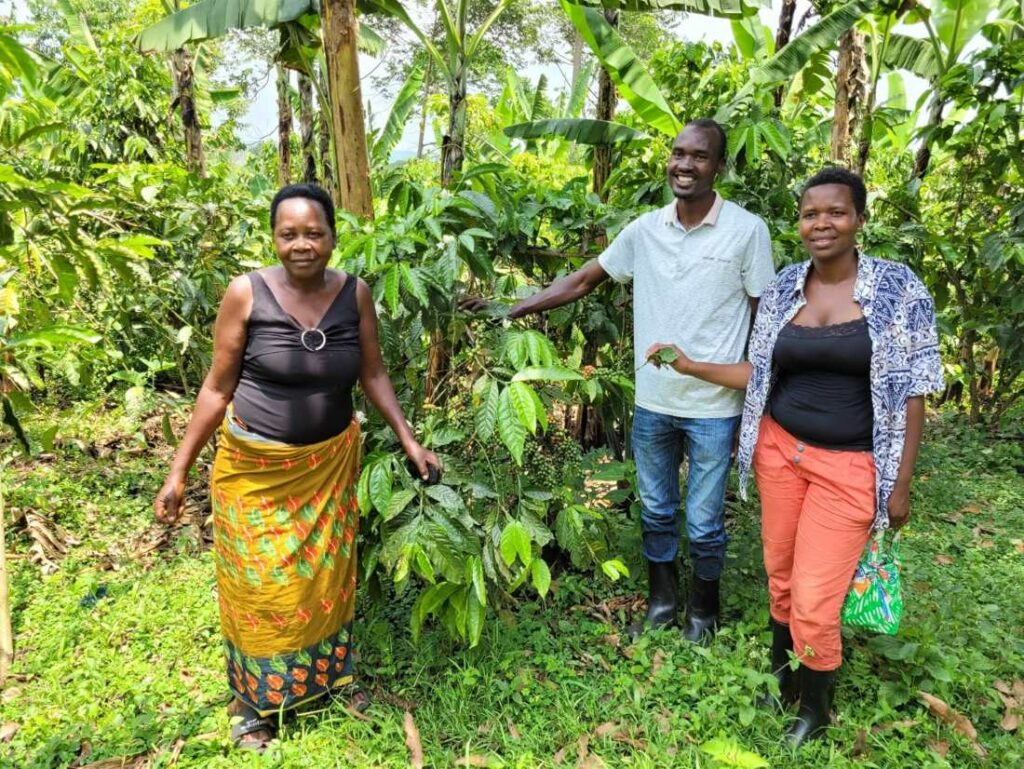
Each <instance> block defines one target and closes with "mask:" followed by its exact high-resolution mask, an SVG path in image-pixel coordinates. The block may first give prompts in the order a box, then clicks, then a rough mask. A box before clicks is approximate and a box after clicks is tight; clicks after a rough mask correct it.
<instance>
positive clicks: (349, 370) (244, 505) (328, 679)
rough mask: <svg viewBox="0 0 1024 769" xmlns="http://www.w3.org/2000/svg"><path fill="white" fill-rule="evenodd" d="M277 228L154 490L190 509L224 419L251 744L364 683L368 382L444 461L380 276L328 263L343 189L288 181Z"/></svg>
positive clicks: (424, 458) (232, 290)
mask: <svg viewBox="0 0 1024 769" xmlns="http://www.w3.org/2000/svg"><path fill="white" fill-rule="evenodd" d="M270 226H271V229H272V230H273V238H274V247H275V249H276V251H277V257H278V259H279V261H280V265H279V266H275V267H268V268H264V269H262V270H257V271H255V272H251V273H249V274H247V275H242V276H239V277H237V278H235V279H234V280H233V281H232V282H231V284H230V285H229V286H228V289H227V291H226V292H225V294H224V299H223V300H222V302H221V306H220V310H219V312H218V315H217V322H216V325H215V327H214V345H213V364H212V366H211V368H210V372H209V374H207V377H206V379H205V381H204V382H203V386H202V389H201V390H200V392H199V396H198V398H197V401H196V407H195V411H194V412H193V414H192V420H191V422H190V423H189V426H188V430H187V431H186V433H185V437H184V439H183V440H182V442H181V445H180V447H179V448H178V451H177V454H176V455H175V458H174V462H173V464H172V466H171V471H170V473H169V474H168V476H167V480H166V482H165V483H164V485H163V488H161V489H160V491H159V493H158V494H157V498H156V501H155V503H154V507H155V511H156V515H157V518H159V519H160V520H162V521H165V522H172V521H174V520H175V519H176V518H177V517H178V516H179V514H180V512H181V507H182V496H183V492H184V488H185V480H186V477H187V475H188V471H189V469H190V468H191V467H192V465H193V463H194V462H195V460H196V457H197V456H198V455H199V452H200V450H201V449H202V447H203V446H204V445H205V444H206V442H207V441H208V440H209V438H210V437H211V436H212V435H213V432H214V431H215V430H217V429H218V428H219V430H220V433H219V443H218V449H217V456H216V459H215V460H214V466H213V472H212V475H211V500H212V505H213V521H214V561H215V563H216V570H217V591H218V596H219V601H220V617H221V630H222V633H223V636H224V650H225V656H226V662H227V674H228V680H229V682H230V687H231V692H232V694H233V695H234V700H233V702H232V705H231V707H230V710H231V712H232V714H234V715H237V716H241V719H240V722H239V723H236V724H235V726H234V727H233V728H232V737H233V738H234V739H235V741H236V744H238V745H240V746H242V747H246V748H253V749H261V748H263V747H265V746H266V744H267V743H268V742H269V741H270V740H271V739H272V738H273V736H274V723H275V721H274V720H273V719H272V718H271V716H272V715H273V714H274V713H275V712H278V711H283V710H287V709H290V708H294V707H295V706H297V705H300V704H302V703H304V702H307V701H309V700H311V699H314V698H316V697H320V696H322V695H324V694H327V693H329V692H330V691H331V690H332V689H334V688H336V687H338V686H341V685H344V684H346V683H349V682H350V681H351V680H352V655H351V653H350V651H351V643H352V635H351V625H352V616H353V613H354V606H355V587H356V550H355V535H356V530H357V526H358V515H359V508H358V505H357V502H356V493H355V484H356V481H357V479H358V475H359V456H360V448H361V442H360V434H359V424H358V422H357V421H356V420H355V419H354V418H353V404H352V388H353V387H354V386H355V384H356V382H357V381H358V382H359V383H360V384H361V385H362V387H363V391H364V392H365V393H366V396H367V397H368V398H369V400H370V402H371V403H373V404H374V406H376V407H377V408H378V409H379V410H380V412H381V413H382V414H383V416H384V418H385V419H386V420H387V422H388V424H390V425H391V427H392V429H393V430H394V431H395V433H396V435H397V436H398V437H399V439H400V441H401V443H402V446H403V447H404V449H405V451H406V454H407V455H408V457H409V460H410V462H411V463H412V464H413V465H414V466H415V468H416V471H417V473H418V474H419V475H420V476H421V477H422V478H423V479H424V480H426V479H428V478H429V477H430V476H431V475H432V474H433V471H436V468H439V467H440V462H439V461H438V458H437V457H436V456H435V455H434V454H433V453H432V452H430V451H427V450H426V449H424V448H423V447H422V446H421V445H420V444H419V443H417V441H416V440H415V438H414V437H413V434H412V431H411V430H410V429H409V426H408V424H407V423H406V421H405V418H404V417H403V415H402V411H401V408H400V407H399V405H398V401H397V400H396V398H395V393H394V390H393V389H392V386H391V381H390V380H389V379H388V376H387V372H386V371H385V370H384V365H383V361H382V358H381V351H380V345H379V344H378V341H377V317H376V312H375V310H374V305H373V300H372V298H371V296H370V292H369V289H368V288H367V286H366V284H365V283H364V282H363V281H361V280H359V279H358V278H356V277H355V276H353V275H346V274H345V273H342V272H339V271H336V270H329V269H327V263H328V261H329V260H330V257H331V253H332V251H333V250H334V245H335V241H336V232H335V224H334V206H333V205H332V203H331V199H330V197H329V196H328V195H327V194H326V193H325V192H324V191H323V190H322V189H321V188H319V187H317V186H315V185H307V184H297V185H292V186H289V187H285V188H284V189H282V190H281V191H279V192H278V193H277V195H276V196H275V197H274V199H273V202H272V203H271V206H270ZM363 697H364V699H365V695H363ZM354 704H356V705H357V706H358V705H359V704H364V703H354Z"/></svg>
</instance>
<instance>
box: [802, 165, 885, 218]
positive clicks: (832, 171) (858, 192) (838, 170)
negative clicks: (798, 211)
mask: <svg viewBox="0 0 1024 769" xmlns="http://www.w3.org/2000/svg"><path fill="white" fill-rule="evenodd" d="M825 184H841V185H843V186H844V187H849V188H850V197H851V198H852V199H853V207H854V208H855V209H857V213H858V214H863V213H864V211H865V210H866V209H867V207H868V188H867V187H865V186H864V180H863V179H862V178H861V177H860V175H859V174H855V173H854V172H853V171H851V170H850V169H849V168H842V167H840V166H829V167H827V168H823V169H821V170H820V171H818V173H816V174H815V175H814V176H812V177H811V178H810V179H808V180H807V181H806V182H804V186H803V189H801V190H800V200H803V199H804V195H806V194H807V190H809V189H811V188H812V187H821V186H823V185H825Z"/></svg>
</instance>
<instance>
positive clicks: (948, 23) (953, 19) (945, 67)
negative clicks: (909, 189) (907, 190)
mask: <svg viewBox="0 0 1024 769" xmlns="http://www.w3.org/2000/svg"><path fill="white" fill-rule="evenodd" d="M993 12H996V13H997V15H998V16H1001V17H1006V16H1009V15H1011V14H1014V13H1018V14H1019V12H1020V8H1019V5H1018V3H1016V2H1010V0H1003V1H1002V2H999V3H981V2H977V0H932V2H931V3H930V12H929V11H928V10H926V9H918V10H917V12H916V13H915V14H914V17H915V18H916V19H918V20H920V22H921V23H922V24H923V25H924V27H925V29H926V30H927V32H928V43H929V44H930V45H931V48H932V52H933V57H925V56H923V54H922V53H920V52H919V53H918V54H917V56H916V57H915V61H916V62H917V63H918V64H924V65H925V66H928V67H929V73H930V74H931V77H930V78H929V85H930V89H929V98H930V100H931V104H930V107H929V110H928V120H927V123H926V124H925V126H924V127H923V128H922V129H921V131H920V137H921V146H920V147H919V149H918V151H917V156H916V157H915V158H914V171H913V178H915V179H921V178H923V177H924V176H925V174H927V173H928V164H929V162H930V161H931V152H932V150H931V147H932V142H933V141H934V139H935V138H936V135H937V134H938V132H939V130H940V128H941V126H942V111H943V109H944V108H945V106H946V100H947V98H948V97H947V96H946V95H945V94H943V92H942V89H941V85H940V84H941V81H942V78H943V76H945V75H946V73H948V72H949V71H950V70H951V69H952V68H953V67H954V66H955V65H956V64H957V63H958V61H959V60H960V57H961V55H962V54H963V53H964V51H965V50H966V49H967V45H968V44H969V43H970V42H971V40H973V39H974V37H975V36H976V35H977V34H978V33H979V32H981V30H982V28H983V27H984V26H985V23H986V22H987V21H988V18H989V16H991V15H992V14H993ZM918 51H920V48H919V47H918ZM932 67H934V70H933V71H932V70H931V68H932Z"/></svg>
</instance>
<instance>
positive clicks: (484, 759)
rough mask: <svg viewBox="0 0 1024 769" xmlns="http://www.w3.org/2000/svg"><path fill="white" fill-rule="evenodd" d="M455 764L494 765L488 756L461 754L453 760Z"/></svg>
mask: <svg viewBox="0 0 1024 769" xmlns="http://www.w3.org/2000/svg"><path fill="white" fill-rule="evenodd" d="M455 765H456V766H483V767H489V766H495V763H494V762H493V761H492V760H491V759H490V758H489V757H488V756H463V757H462V758H460V759H458V760H457V761H456V762H455Z"/></svg>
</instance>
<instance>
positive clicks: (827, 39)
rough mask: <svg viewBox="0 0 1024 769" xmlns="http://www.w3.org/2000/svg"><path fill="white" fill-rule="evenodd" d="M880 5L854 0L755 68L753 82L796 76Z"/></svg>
mask: <svg viewBox="0 0 1024 769" xmlns="http://www.w3.org/2000/svg"><path fill="white" fill-rule="evenodd" d="M880 5H881V3H880V0H853V2H850V3H847V4H846V5H843V6H840V7H839V8H837V9H836V10H834V11H833V12H832V13H830V14H829V15H828V16H826V17H824V18H823V19H821V21H819V22H818V23H817V24H815V25H814V26H812V27H811V28H809V29H808V30H807V31H806V32H804V33H802V34H800V35H798V36H797V37H795V38H793V39H792V40H790V41H789V42H788V43H787V44H786V45H785V46H783V47H782V49H781V50H779V51H777V52H776V53H775V55H774V56H773V57H772V58H770V59H769V60H768V61H766V62H765V63H764V64H763V65H762V66H760V67H758V68H757V69H756V70H754V72H753V74H752V81H753V82H754V83H758V84H761V85H764V84H768V83H781V82H784V81H786V80H789V79H790V78H793V77H795V76H796V74H797V73H798V72H799V71H800V70H801V69H803V66H804V65H805V64H806V63H807V62H808V61H809V60H810V58H811V57H812V56H813V55H814V54H816V53H818V52H819V51H822V50H826V49H829V50H831V49H833V48H835V47H836V45H837V44H838V42H839V38H840V37H842V35H843V33H844V32H846V31H847V30H848V29H850V28H851V27H852V26H853V25H854V24H856V23H857V22H858V21H860V20H861V19H863V18H864V17H865V16H866V15H868V14H869V13H871V12H872V11H874V10H875V9H876V8H878V7H879V6H880Z"/></svg>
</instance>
